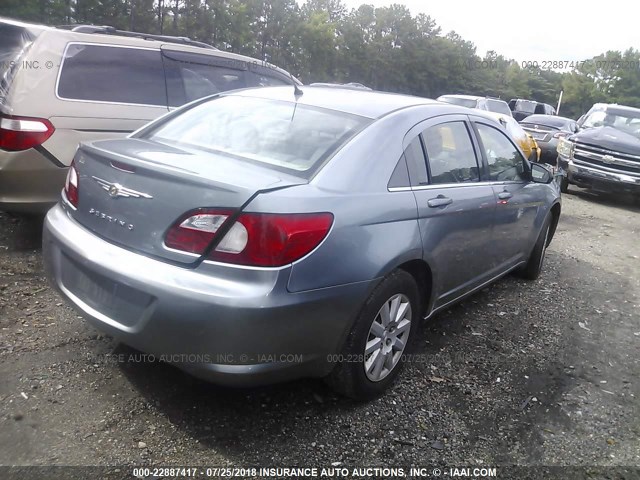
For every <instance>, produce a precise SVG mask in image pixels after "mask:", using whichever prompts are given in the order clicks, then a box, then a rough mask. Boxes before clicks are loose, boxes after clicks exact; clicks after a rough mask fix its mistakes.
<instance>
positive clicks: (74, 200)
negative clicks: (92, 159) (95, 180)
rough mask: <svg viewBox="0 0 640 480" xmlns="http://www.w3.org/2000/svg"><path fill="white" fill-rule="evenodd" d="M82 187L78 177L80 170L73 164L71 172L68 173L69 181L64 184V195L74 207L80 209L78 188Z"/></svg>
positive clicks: (70, 168)
mask: <svg viewBox="0 0 640 480" xmlns="http://www.w3.org/2000/svg"><path fill="white" fill-rule="evenodd" d="M79 187H80V179H79V177H78V170H76V165H75V163H74V162H71V166H70V167H69V171H68V172H67V179H66V180H65V182H64V193H65V195H66V196H67V200H69V203H70V204H71V205H73V206H74V207H76V208H77V207H78V198H79V194H78V188H79Z"/></svg>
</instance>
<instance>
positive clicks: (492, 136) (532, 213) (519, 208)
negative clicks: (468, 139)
mask: <svg viewBox="0 0 640 480" xmlns="http://www.w3.org/2000/svg"><path fill="white" fill-rule="evenodd" d="M474 118H475V121H474V128H475V130H476V132H477V135H478V142H479V144H480V150H481V154H482V156H483V157H484V161H485V162H486V165H487V167H488V169H487V180H488V181H489V182H490V184H491V185H492V188H493V191H494V193H495V196H496V201H497V207H496V212H495V228H494V232H493V238H494V240H493V250H494V252H495V255H496V260H497V264H498V268H499V269H504V268H508V267H509V266H511V265H513V264H516V263H518V262H519V261H521V260H523V259H525V255H526V254H527V253H528V251H529V245H530V244H531V239H532V238H533V236H534V235H535V225H534V223H535V219H536V217H537V212H538V210H539V209H540V208H542V207H543V202H542V198H540V195H539V190H538V188H537V187H536V185H535V184H532V183H531V182H530V181H529V179H528V178H527V177H528V175H527V173H526V160H525V158H524V156H523V154H522V152H521V151H520V149H519V148H518V147H516V145H515V144H514V143H513V141H512V140H511V139H510V138H509V137H508V135H507V134H506V133H505V132H504V131H503V130H502V129H500V128H499V127H498V126H497V125H492V124H490V123H489V122H487V121H486V120H481V119H479V118H477V117H474Z"/></svg>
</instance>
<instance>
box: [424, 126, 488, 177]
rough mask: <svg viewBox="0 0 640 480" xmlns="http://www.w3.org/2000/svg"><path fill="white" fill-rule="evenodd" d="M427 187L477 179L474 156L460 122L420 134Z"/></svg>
mask: <svg viewBox="0 0 640 480" xmlns="http://www.w3.org/2000/svg"><path fill="white" fill-rule="evenodd" d="M422 138H423V140H424V145H425V148H426V150H427V159H428V161H429V170H430V172H431V183H432V184H442V183H465V182H477V181H478V180H479V179H480V175H479V170H478V162H477V160H476V154H475V151H474V149H473V144H472V143H471V137H470V136H469V131H468V130H467V127H466V126H465V124H464V123H463V122H450V123H443V124H440V125H435V126H433V127H430V128H428V129H426V130H425V131H424V133H423V134H422Z"/></svg>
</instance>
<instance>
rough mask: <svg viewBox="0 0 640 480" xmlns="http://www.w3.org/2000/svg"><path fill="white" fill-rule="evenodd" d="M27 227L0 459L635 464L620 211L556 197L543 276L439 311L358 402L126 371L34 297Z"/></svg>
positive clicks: (305, 390)
mask: <svg viewBox="0 0 640 480" xmlns="http://www.w3.org/2000/svg"><path fill="white" fill-rule="evenodd" d="M41 227H42V220H41V219H30V220H27V219H24V218H12V217H9V216H7V215H4V214H0V465H122V464H129V465H130V464H138V465H141V464H153V465H166V464H177V465H245V466H246V465H259V466H264V465H323V466H330V465H331V464H332V463H334V462H341V465H344V466H362V465H370V466H371V465H378V466H381V465H410V464H423V465H443V466H444V465H465V464H467V465H480V464H484V465H513V464H517V465H584V466H586V465H598V466H639V465H640V440H639V439H640V403H639V398H638V397H640V378H639V374H640V361H639V355H638V352H639V351H640V260H639V256H640V251H639V250H638V238H640V237H639V236H640V209H639V208H638V207H635V206H633V204H631V203H627V202H625V201H621V200H616V199H613V198H607V197H599V196H595V195H591V194H588V193H587V192H584V191H581V190H575V189H574V194H573V195H565V197H564V205H563V214H562V218H561V221H560V224H559V227H558V231H557V234H556V238H555V239H554V241H553V243H552V244H551V246H550V248H549V250H548V256H547V260H546V265H545V268H544V273H543V275H542V276H541V278H540V279H539V280H538V281H536V282H533V283H528V282H525V281H522V280H519V279H516V278H514V277H511V276H509V277H506V278H505V279H503V280H501V281H499V282H498V283H497V284H495V285H493V286H491V287H489V288H486V289H485V290H483V291H482V292H480V293H478V294H477V295H475V296H473V297H471V298H469V299H468V300H466V301H465V302H464V303H462V304H459V305H457V306H455V307H453V308H451V309H450V310H448V311H446V312H443V313H442V314H439V315H438V316H437V317H436V318H434V319H433V320H432V321H430V322H429V323H427V324H426V325H425V326H424V327H423V328H422V329H421V331H420V332H419V336H418V337H419V338H418V341H417V346H416V348H415V352H414V353H415V354H416V358H415V361H414V362H412V363H410V364H408V365H407V368H406V369H405V371H404V372H403V375H402V377H401V380H400V381H399V382H398V383H397V384H396V386H395V387H394V388H393V389H392V390H391V391H390V392H389V393H388V394H387V395H385V396H383V397H381V398H379V399H377V400H375V401H373V402H371V403H368V404H358V403H354V402H352V401H348V400H345V399H343V398H339V397H337V396H336V395H334V394H333V393H332V392H331V391H330V390H329V389H328V388H327V387H325V386H324V384H323V383H322V382H320V381H315V380H305V381H298V382H293V383H289V384H285V385H278V386H274V387H269V388H261V389H252V390H235V389H228V388H221V387H216V386H213V385H209V384H205V383H203V382H200V381H198V380H196V379H193V378H191V377H189V376H187V375H186V374H183V373H181V372H180V371H178V370H176V369H175V368H173V367H170V366H167V365H165V364H160V363H148V362H147V363H144V362H138V361H136V359H139V358H140V357H139V354H138V353H137V352H135V351H133V350H131V349H129V348H127V347H124V346H121V345H118V344H117V343H115V342H114V341H113V340H112V339H110V338H108V337H105V336H103V335H101V334H100V333H99V332H98V331H96V330H94V329H93V328H92V327H90V326H88V325H87V324H86V323H85V322H84V321H83V320H81V319H80V318H79V317H78V316H77V314H76V313H75V312H74V311H73V310H72V309H71V308H69V307H68V306H66V304H65V303H64V302H63V300H62V299H61V298H60V297H58V295H57V294H56V293H55V292H54V291H53V290H52V289H51V288H49V286H48V285H47V283H46V281H45V278H44V276H43V272H42V258H41V251H40V242H41V235H40V231H41ZM110 353H113V354H114V355H115V354H122V358H124V359H126V361H124V362H117V361H113V360H115V357H113V356H112V357H105V354H110ZM107 358H110V359H111V360H106V359H107ZM628 478H631V477H628Z"/></svg>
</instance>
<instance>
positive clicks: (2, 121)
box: [0, 115, 55, 152]
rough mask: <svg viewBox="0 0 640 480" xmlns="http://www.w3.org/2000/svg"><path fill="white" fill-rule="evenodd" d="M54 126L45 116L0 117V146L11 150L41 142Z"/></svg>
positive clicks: (36, 144)
mask: <svg viewBox="0 0 640 480" xmlns="http://www.w3.org/2000/svg"><path fill="white" fill-rule="evenodd" d="M54 130H55V128H54V127H53V125H52V124H51V122H50V121H49V120H47V119H45V118H30V117H13V116H6V115H3V116H2V117H0V148H1V149H3V150H10V151H13V152H16V151H20V150H27V149H29V148H33V147H37V146H38V145H41V144H43V143H44V142H45V141H46V140H47V139H48V138H49V137H50V136H51V135H52V134H53V132H54Z"/></svg>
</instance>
